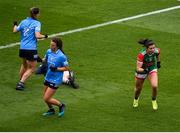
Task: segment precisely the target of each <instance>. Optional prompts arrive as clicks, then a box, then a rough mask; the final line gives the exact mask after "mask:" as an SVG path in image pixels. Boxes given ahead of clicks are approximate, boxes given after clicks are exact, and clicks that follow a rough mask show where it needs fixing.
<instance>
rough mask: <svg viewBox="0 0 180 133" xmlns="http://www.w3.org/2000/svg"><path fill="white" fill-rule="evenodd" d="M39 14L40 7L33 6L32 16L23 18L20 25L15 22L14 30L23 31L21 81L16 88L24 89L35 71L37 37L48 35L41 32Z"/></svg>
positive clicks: (20, 52) (20, 54) (20, 51)
mask: <svg viewBox="0 0 180 133" xmlns="http://www.w3.org/2000/svg"><path fill="white" fill-rule="evenodd" d="M39 14H40V11H39V8H37V7H33V8H31V9H30V17H28V18H26V19H24V20H22V21H21V23H20V24H19V25H18V24H17V22H16V21H15V22H14V27H13V32H14V33H16V32H20V33H21V42H20V50H19V57H20V58H21V59H22V64H21V68H20V72H19V75H20V81H19V82H18V83H17V85H16V90H24V83H25V81H26V80H27V79H28V78H29V77H30V76H31V75H32V73H33V72H34V71H35V67H36V64H37V58H38V53H37V39H42V38H47V37H48V36H47V35H42V34H41V33H40V31H41V23H40V22H39V21H38V20H37V18H38V16H39Z"/></svg>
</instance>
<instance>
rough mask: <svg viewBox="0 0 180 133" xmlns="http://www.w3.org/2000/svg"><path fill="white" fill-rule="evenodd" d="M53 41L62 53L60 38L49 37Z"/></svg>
mask: <svg viewBox="0 0 180 133" xmlns="http://www.w3.org/2000/svg"><path fill="white" fill-rule="evenodd" d="M51 40H52V41H53V42H54V43H56V46H57V47H58V49H60V50H61V51H62V52H63V53H64V51H63V42H62V40H61V39H60V38H57V37H54V38H52V39H51Z"/></svg>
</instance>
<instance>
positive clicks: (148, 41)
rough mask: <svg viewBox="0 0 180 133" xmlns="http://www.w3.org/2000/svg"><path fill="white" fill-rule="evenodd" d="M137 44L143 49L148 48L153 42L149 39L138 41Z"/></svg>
mask: <svg viewBox="0 0 180 133" xmlns="http://www.w3.org/2000/svg"><path fill="white" fill-rule="evenodd" d="M138 43H139V44H141V45H143V46H144V47H146V48H148V47H149V46H151V45H153V44H154V42H153V41H152V40H150V39H147V38H146V39H140V40H139V41H138Z"/></svg>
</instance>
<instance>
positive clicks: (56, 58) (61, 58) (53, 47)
mask: <svg viewBox="0 0 180 133" xmlns="http://www.w3.org/2000/svg"><path fill="white" fill-rule="evenodd" d="M62 45H63V44H62V41H61V39H59V38H52V40H51V43H50V49H48V50H47V52H46V55H45V60H46V62H47V68H48V69H47V73H46V76H45V81H44V95H43V99H44V102H45V103H46V104H47V106H48V107H49V110H48V111H47V112H46V113H43V115H44V116H48V115H52V114H55V110H54V108H53V105H55V106H58V107H59V113H58V116H59V117H61V116H63V115H64V107H65V105H64V104H63V103H62V102H60V101H59V100H57V99H55V98H52V97H53V95H54V94H55V92H56V90H57V88H58V86H59V85H60V84H62V80H63V72H64V71H68V70H69V67H68V62H67V57H66V56H65V54H64V52H63V50H62Z"/></svg>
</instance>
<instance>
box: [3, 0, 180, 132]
mask: <svg viewBox="0 0 180 133" xmlns="http://www.w3.org/2000/svg"><path fill="white" fill-rule="evenodd" d="M179 4H180V3H179V2H178V1H176V0H93V1H92V0H61V1H60V0H52V1H51V0H36V1H32V0H18V1H14V0H6V1H5V0H4V1H3V0H1V1H0V12H1V13H0V14H1V15H0V45H6V44H10V43H13V42H18V41H19V38H20V35H19V34H13V33H12V22H13V20H15V19H16V20H19V21H20V20H22V19H24V18H26V17H27V16H28V10H29V8H30V7H32V6H38V7H40V9H41V16H40V21H41V22H42V33H47V34H53V33H58V32H63V31H67V30H72V29H77V28H81V27H87V26H90V25H94V24H98V23H103V22H107V21H112V20H116V19H120V18H125V17H130V16H134V15H138V14H141V13H146V12H151V11H155V10H160V9H164V8H168V7H173V6H177V5H179ZM179 16H180V9H177V10H173V11H169V12H165V13H160V14H155V15H152V16H146V17H142V18H138V19H134V20H130V21H127V22H123V23H118V24H113V25H109V26H105V27H100V28H96V29H92V30H87V31H82V32H78V33H73V34H68V35H65V36H61V38H62V40H63V41H64V51H65V52H66V54H67V56H68V58H69V63H70V66H71V68H72V69H73V70H74V71H75V74H76V79H77V82H78V83H79V85H80V89H77V90H74V89H71V88H69V87H67V86H63V85H62V86H60V88H59V89H58V91H57V93H56V94H55V96H54V97H56V98H57V99H60V100H62V101H63V102H64V103H65V104H66V105H67V107H66V110H65V116H64V117H63V118H58V117H57V116H56V115H54V116H52V117H43V116H42V113H43V112H44V111H46V110H47V107H46V105H45V104H44V102H43V99H42V93H43V77H42V76H36V75H33V76H32V77H31V78H30V79H29V80H28V81H27V83H26V86H27V90H26V91H24V92H19V91H16V90H15V89H14V88H15V85H16V82H17V81H18V71H19V67H20V59H19V58H18V46H15V47H12V48H7V49H0V131H44V132H45V131H56V132H61V131H74V132H75V131H84V132H86V131H97V132H98V131H104V132H105V131H180V126H179V125H180V113H179V112H180V102H179V100H180V83H179V81H180V65H179V64H180V60H179V58H180V46H179V45H180V30H179V29H180V24H179V22H180V17H179ZM145 37H148V38H151V39H153V40H154V41H155V42H156V43H157V46H158V47H160V48H161V62H162V68H161V69H160V70H159V73H158V74H159V88H158V103H159V109H158V111H156V112H154V111H153V110H152V106H151V88H150V86H149V83H148V82H147V81H146V82H145V84H144V88H143V91H142V94H141V97H140V101H139V108H138V109H133V108H132V102H133V95H134V93H133V91H134V70H135V65H136V56H137V53H138V52H139V50H140V49H141V46H140V45H138V44H137V43H136V42H137V40H138V39H139V38H145ZM49 42H50V39H47V40H44V41H40V42H39V43H38V49H39V54H40V55H41V56H43V55H44V53H45V51H46V50H47V49H48V48H49Z"/></svg>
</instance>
